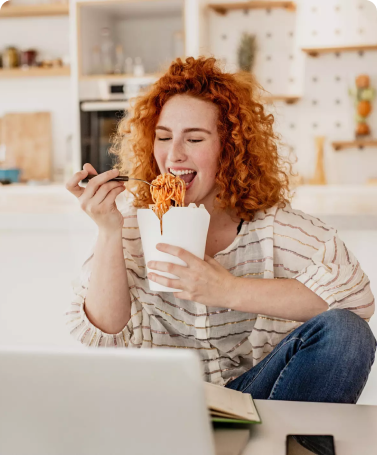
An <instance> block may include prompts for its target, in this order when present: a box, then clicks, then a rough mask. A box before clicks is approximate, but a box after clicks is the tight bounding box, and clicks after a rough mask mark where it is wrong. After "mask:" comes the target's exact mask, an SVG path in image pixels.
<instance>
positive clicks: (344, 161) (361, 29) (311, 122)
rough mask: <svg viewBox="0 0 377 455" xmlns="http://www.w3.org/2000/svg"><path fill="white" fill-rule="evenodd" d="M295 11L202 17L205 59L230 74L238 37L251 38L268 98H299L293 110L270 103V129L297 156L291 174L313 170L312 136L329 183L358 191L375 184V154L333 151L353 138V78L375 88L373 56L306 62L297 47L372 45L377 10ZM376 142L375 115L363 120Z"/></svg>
mask: <svg viewBox="0 0 377 455" xmlns="http://www.w3.org/2000/svg"><path fill="white" fill-rule="evenodd" d="M296 3H297V11H296V12H288V11H285V10H283V9H271V10H262V9H259V10H248V11H246V10H245V11H242V10H241V11H233V12H228V13H227V14H226V15H224V16H221V15H219V14H217V13H216V12H214V11H211V12H209V13H208V15H207V20H208V41H209V46H208V48H206V47H204V46H203V47H202V51H203V52H209V53H211V54H213V55H214V56H216V57H219V58H222V59H224V62H226V66H227V68H229V69H230V70H236V68H237V47H238V43H239V40H240V37H241V34H242V32H244V31H245V32H248V33H252V34H255V35H256V38H257V45H258V50H257V58H256V63H255V69H254V71H255V74H256V76H257V78H258V80H259V82H260V83H261V84H262V86H263V87H264V88H265V89H266V90H268V91H269V92H270V93H271V94H273V95H300V96H302V99H301V100H300V101H299V102H298V103H297V104H293V105H286V104H284V103H281V102H279V103H276V104H275V109H274V110H273V111H272V112H273V113H274V114H275V116H276V129H277V131H278V132H279V133H281V135H282V138H283V140H284V141H285V142H286V143H287V144H288V146H289V148H290V149H291V150H293V151H294V152H295V154H296V155H297V157H298V163H297V166H296V169H297V170H298V171H299V172H300V174H301V175H303V176H304V177H305V178H306V179H309V178H311V177H312V175H313V172H314V166H315V142H314V138H315V137H316V136H321V135H323V136H326V139H327V140H326V146H325V166H326V174H327V179H328V183H333V184H339V183H340V184H343V183H356V184H363V183H365V181H366V180H367V179H368V178H371V177H377V150H376V148H367V149H364V150H363V151H359V150H356V149H353V150H345V151H340V152H335V151H334V150H333V148H332V147H331V142H332V141H334V140H341V141H344V140H352V139H353V138H354V136H353V131H354V112H355V110H354V106H353V102H352V100H351V99H350V97H349V95H348V89H349V88H350V87H351V86H352V85H353V81H354V78H355V76H356V75H358V74H361V73H367V74H369V75H370V76H371V78H372V82H373V83H374V86H375V87H376V88H377V66H376V57H377V51H367V52H363V53H358V52H357V51H355V52H342V53H340V54H339V55H335V53H331V54H325V55H320V56H319V57H317V58H312V57H308V56H306V55H305V54H304V53H303V52H302V51H301V48H303V47H335V46H348V45H358V44H376V43H377V10H376V7H375V6H374V5H373V4H372V3H370V2H369V1H368V0H342V1H340V0H298V1H297V2H296ZM370 125H371V127H372V130H373V131H372V134H373V133H374V137H376V136H377V109H375V111H374V112H373V113H372V115H371V116H370Z"/></svg>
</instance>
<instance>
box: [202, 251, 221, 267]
mask: <svg viewBox="0 0 377 455" xmlns="http://www.w3.org/2000/svg"><path fill="white" fill-rule="evenodd" d="M204 261H205V262H207V263H208V264H209V265H212V266H214V267H216V266H218V265H220V264H219V263H218V262H217V261H216V259H214V258H213V257H211V256H208V254H205V255H204Z"/></svg>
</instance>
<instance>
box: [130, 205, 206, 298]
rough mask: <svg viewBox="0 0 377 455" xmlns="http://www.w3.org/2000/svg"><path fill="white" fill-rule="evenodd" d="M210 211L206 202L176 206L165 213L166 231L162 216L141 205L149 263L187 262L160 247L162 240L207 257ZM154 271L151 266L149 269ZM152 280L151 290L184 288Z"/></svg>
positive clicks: (140, 210)
mask: <svg viewBox="0 0 377 455" xmlns="http://www.w3.org/2000/svg"><path fill="white" fill-rule="evenodd" d="M209 219H210V215H209V213H208V212H207V210H206V209H205V207H204V205H203V204H202V205H201V206H200V207H199V208H198V207H197V206H196V205H195V204H190V205H189V206H188V207H172V208H171V209H170V210H169V211H168V212H167V213H165V215H164V216H163V217H162V235H161V229H160V220H159V219H158V217H157V215H156V214H155V213H154V212H153V210H152V209H139V210H138V211H137V221H138V223H139V229H140V235H141V242H142V244H143V250H144V256H145V262H146V264H147V263H148V262H149V261H162V262H172V263H174V264H178V265H183V266H185V265H186V263H185V262H184V261H182V260H181V259H179V258H177V257H176V256H172V255H171V254H167V253H163V252H162V251H159V250H157V249H156V245H157V244H158V243H167V244H169V245H174V246H178V247H181V248H184V249H185V250H187V251H189V252H190V253H192V254H194V255H195V256H197V257H199V258H200V259H204V254H205V247H206V241H207V233H208V227H209ZM150 271H153V270H151V269H149V267H147V273H149V272H150ZM154 272H155V273H157V274H159V275H162V276H166V277H168V278H177V277H176V276H175V275H172V274H171V273H167V272H160V271H157V270H154ZM148 281H149V288H150V290H151V291H163V292H179V291H181V289H174V288H169V287H166V286H162V285H160V284H158V283H155V282H154V281H150V280H148Z"/></svg>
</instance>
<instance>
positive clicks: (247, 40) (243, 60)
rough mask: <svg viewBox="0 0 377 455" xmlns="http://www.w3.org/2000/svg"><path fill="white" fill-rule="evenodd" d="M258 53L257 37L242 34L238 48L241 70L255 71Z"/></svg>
mask: <svg viewBox="0 0 377 455" xmlns="http://www.w3.org/2000/svg"><path fill="white" fill-rule="evenodd" d="M255 53H256V37H255V35H251V34H250V33H246V32H244V33H242V36H241V41H240V44H239V46H238V50H237V55H238V66H239V68H240V70H242V71H247V72H251V70H252V69H253V65H254V61H255Z"/></svg>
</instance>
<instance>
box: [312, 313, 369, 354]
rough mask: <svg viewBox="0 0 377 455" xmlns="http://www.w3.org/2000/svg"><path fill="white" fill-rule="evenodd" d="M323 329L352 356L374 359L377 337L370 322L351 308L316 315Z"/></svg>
mask: <svg viewBox="0 0 377 455" xmlns="http://www.w3.org/2000/svg"><path fill="white" fill-rule="evenodd" d="M315 319H317V321H316V322H318V323H319V324H320V326H321V329H322V330H324V331H325V333H326V334H327V335H328V337H329V340H331V342H332V343H335V344H336V345H337V346H343V348H344V352H345V353H347V355H349V356H351V357H352V355H354V356H358V357H360V354H362V355H361V356H362V357H364V358H365V360H367V359H369V361H370V362H371V363H373V361H374V356H375V351H376V339H375V337H374V335H373V332H372V330H371V329H370V327H369V324H368V323H367V322H366V321H364V320H363V319H362V318H361V317H360V316H358V315H357V314H355V313H352V311H349V310H342V309H335V310H330V311H326V312H324V313H321V314H319V315H318V316H316V318H315Z"/></svg>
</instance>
